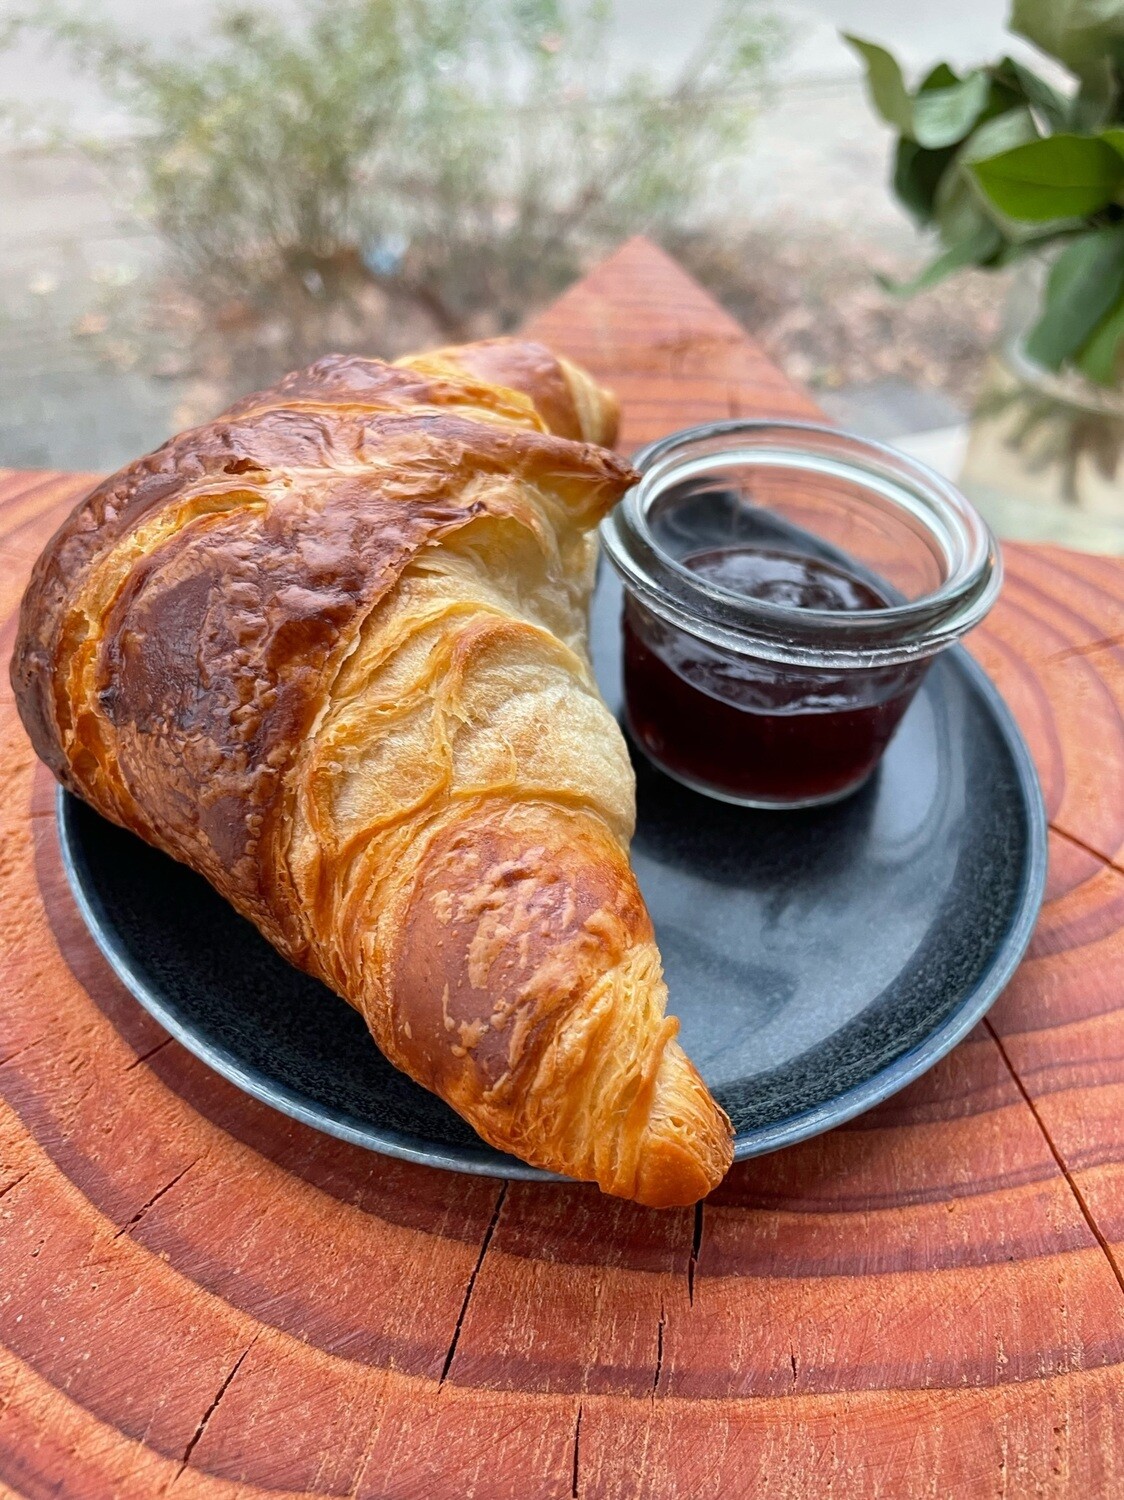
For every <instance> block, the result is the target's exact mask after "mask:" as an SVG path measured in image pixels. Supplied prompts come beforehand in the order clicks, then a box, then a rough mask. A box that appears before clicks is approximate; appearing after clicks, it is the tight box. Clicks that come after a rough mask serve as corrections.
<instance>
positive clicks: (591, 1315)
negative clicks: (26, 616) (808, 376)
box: [0, 241, 1124, 1500]
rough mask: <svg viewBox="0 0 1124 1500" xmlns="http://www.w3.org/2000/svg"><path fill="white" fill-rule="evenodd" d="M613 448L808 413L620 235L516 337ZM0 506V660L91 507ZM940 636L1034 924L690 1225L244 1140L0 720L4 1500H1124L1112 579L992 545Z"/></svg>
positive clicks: (76, 482) (1093, 568) (304, 1145)
mask: <svg viewBox="0 0 1124 1500" xmlns="http://www.w3.org/2000/svg"><path fill="white" fill-rule="evenodd" d="M534 330H535V332H536V333H538V334H539V335H541V336H542V337H543V338H546V339H548V340H550V341H551V342H553V343H554V344H555V345H556V346H557V347H558V348H560V349H562V350H564V351H566V352H567V353H570V354H572V355H574V356H575V357H576V358H578V359H580V360H582V361H583V362H584V363H585V364H586V365H588V366H589V367H590V368H591V369H592V370H594V371H595V372H596V373H597V374H598V375H599V376H601V377H602V378H603V379H605V380H606V381H607V382H610V383H611V384H612V385H613V386H615V387H616V389H617V390H618V392H619V393H620V394H621V396H622V398H623V401H624V409H625V426H624V435H623V444H624V446H625V447H626V448H630V447H634V446H635V445H636V444H638V443H640V442H643V441H646V440H648V439H650V438H653V437H656V436H658V435H659V434H661V433H664V432H667V431H669V430H671V429H673V428H676V427H681V426H684V425H685V424H687V423H692V422H697V421H702V420H707V419H711V418H716V417H725V416H728V415H731V414H751V413H752V414H759V413H785V414H788V415H797V416H800V415H806V414H811V413H813V412H814V407H812V405H811V403H810V402H809V400H808V398H807V397H805V396H804V395H803V394H802V393H801V392H799V391H798V390H796V389H794V388H793V387H792V386H791V385H790V384H788V383H787V382H786V381H785V380H784V378H783V377H782V376H781V375H780V374H779V373H778V372H777V371H776V370H775V369H773V368H772V367H771V366H770V365H769V364H768V363H767V361H765V359H764V358H763V356H762V355H761V354H760V352H759V351H758V350H757V349H756V348H755V347H754V346H753V344H752V343H751V342H750V341H749V340H748V339H747V338H746V337H745V335H744V333H743V332H742V331H741V329H740V328H739V327H738V326H737V325H736V324H735V323H734V322H732V321H731V320H730V319H729V318H728V317H727V316H726V315H725V314H724V313H722V312H721V311H720V310H719V309H718V308H717V307H716V306H715V305H714V304H713V303H712V302H711V301H710V300H709V299H708V298H707V297H706V295H705V294H704V293H703V292H702V291H701V290H700V289H699V288H698V287H697V286H695V285H694V283H692V282H691V281H690V280H689V279H688V278H687V277H686V276H685V275H684V274H683V273H682V272H681V271H680V270H679V269H678V268H677V267H676V266H675V265H674V264H673V263H672V262H671V261H669V260H668V259H667V258H666V257H665V256H663V255H662V254H661V253H660V252H658V251H656V250H655V249H653V247H652V246H651V245H649V244H647V243H646V242H644V241H632V242H631V243H629V244H628V245H626V246H625V247H624V248H623V249H622V250H621V251H620V252H618V254H617V255H615V256H614V257H613V258H612V259H611V260H610V261H608V262H606V263H605V264H604V265H602V266H600V267H599V268H598V269H597V270H595V271H594V272H593V273H592V274H591V275H590V276H589V277H588V278H587V279H586V280H585V281H583V282H582V283H581V284H580V285H579V286H577V287H575V288H574V289H573V290H571V291H570V292H568V293H567V294H566V295H565V296H564V297H563V298H562V299H561V301H560V302H558V303H557V304H556V305H555V306H554V307H553V308H552V309H551V310H549V311H548V312H547V313H546V314H545V315H544V316H542V317H541V318H539V319H538V320H537V321H536V323H535V324H534ZM88 483H89V480H88V477H87V478H83V477H81V476H74V475H58V474H31V473H8V474H7V475H5V476H3V478H2V479H0V564H2V569H0V590H2V600H0V602H2V610H0V614H2V617H3V618H4V620H5V621H6V624H5V627H4V637H3V646H4V655H5V658H6V656H7V654H8V652H9V651H10V649H11V641H12V634H13V612H14V611H15V609H16V606H17V603H18V599H19V594H20V591H21V589H22V587H23V582H24V579H25V576H26V573H27V570H28V568H29V566H30V564H31V562H32V560H33V558H34V556H35V554H36V553H37V551H38V549H39V547H40V546H41V544H42V543H43V541H44V540H45V538H46V536H47V535H48V533H49V532H50V530H51V529H52V528H53V527H54V525H55V524H56V523H57V521H58V520H59V518H60V517H61V515H62V514H63V513H64V512H65V510H66V509H67V508H68V507H69V506H70V505H71V504H72V503H73V502H74V500H75V499H76V498H77V497H78V496H79V494H81V493H82V492H83V490H84V488H85V487H86V486H87V485H88ZM1007 561H1008V569H1009V572H1008V582H1007V585H1006V588H1005V591H1004V595H1003V598H1002V601H1001V603H1000V604H999V606H998V607H997V608H996V610H995V612H994V614H993V615H992V617H991V619H990V620H989V622H988V624H987V626H986V627H985V628H984V629H983V630H981V631H980V632H978V634H977V635H976V637H975V638H974V643H973V644H974V648H975V650H976V651H977V653H978V655H979V657H980V659H981V661H982V662H983V663H984V665H985V666H986V667H987V669H988V670H989V671H990V672H991V673H992V675H993V676H994V677H995V679H996V681H997V682H998V683H999V685H1000V687H1001V688H1002V690H1003V692H1004V694H1005V695H1006V697H1007V699H1008V702H1009V703H1010V704H1011V706H1012V708H1013V709H1014V711H1015V713H1016V715H1017V716H1018V719H1019V722H1020V723H1021V724H1022V727H1023V729H1024V731H1025V733H1026V735H1027V738H1028V740H1029V742H1030V744H1031V747H1032V749H1033V752H1034V755H1035V758H1036V760H1037V763H1038V766H1039V769H1040V772H1041V775H1042V781H1043V786H1044V789H1045V794H1046V801H1047V804H1048V807H1049V813H1050V820H1051V869H1050V888H1049V899H1048V902H1047V905H1046V907H1045V909H1044V911H1043V914H1042V918H1041V921H1040V924H1039V927H1038V931H1037V934H1036V936H1035V939H1034V944H1033V947H1032V949H1031V952H1030V956H1029V957H1028V958H1027V960H1026V961H1025V962H1024V964H1023V965H1022V967H1021V968H1020V970H1019V972H1018V974H1017V976H1016V978H1015V980H1014V982H1013V983H1012V985H1011V986H1010V988H1009V989H1008V991H1007V992H1006V994H1005V995H1004V996H1003V997H1002V998H1001V999H1000V1001H999V1003H998V1004H997V1005H996V1007H995V1009H994V1010H993V1011H992V1013H991V1015H990V1016H989V1018H988V1019H987V1020H986V1021H985V1022H984V1023H983V1024H981V1025H980V1026H979V1027H977V1028H976V1030H975V1031H974V1032H973V1033H972V1035H971V1036H970V1037H969V1038H968V1040H967V1041H965V1042H964V1043H963V1044H962V1045H961V1046H960V1047H958V1048H957V1049H956V1051H955V1052H954V1053H953V1054H952V1055H951V1056H950V1057H949V1058H947V1059H946V1060H945V1061H944V1062H943V1063H942V1064H941V1065H940V1066H939V1067H937V1068H936V1069H934V1070H933V1071H932V1072H931V1073H930V1074H929V1075H928V1076H926V1077H925V1078H923V1079H921V1080H920V1081H919V1082H918V1083H916V1084H915V1085H913V1086H912V1087H911V1088H909V1089H908V1090H907V1091H906V1092H905V1093H903V1094H900V1095H899V1096H898V1097H896V1098H895V1099H893V1100H891V1101H889V1102H888V1103H887V1104H885V1105H883V1106H881V1107H880V1108H878V1109H877V1110H875V1111H873V1112H872V1113H870V1114H868V1115H866V1116H865V1117H863V1118H861V1119H858V1120H856V1121H854V1122H852V1123H851V1124H850V1125H848V1126H846V1127H844V1128H842V1129H840V1130H836V1131H834V1132H832V1133H831V1134H830V1135H826V1136H822V1137H820V1138H819V1139H818V1140H814V1141H810V1142H808V1143H806V1144H804V1145H802V1146H798V1147H796V1148H794V1149H792V1150H789V1151H785V1152H782V1153H779V1154H777V1155H774V1156H771V1157H767V1158H764V1159H761V1160H758V1161H754V1162H748V1163H746V1164H744V1165H742V1166H740V1167H737V1168H735V1170H734V1171H733V1172H732V1173H731V1174H730V1177H729V1179H728V1180H727V1182H726V1183H725V1184H724V1185H723V1186H722V1187H721V1188H720V1189H719V1191H718V1192H716V1193H715V1194H714V1196H713V1197H712V1198H711V1199H710V1200H709V1201H708V1203H707V1204H706V1205H705V1207H702V1208H701V1209H700V1210H699V1211H698V1212H697V1213H695V1212H692V1211H690V1210H686V1211H672V1212H664V1213H660V1212H655V1211H649V1210H642V1209H639V1208H636V1207H634V1206H632V1205H628V1204H623V1203H619V1202H613V1201H610V1200H607V1199H603V1198H601V1197H600V1196H599V1195H598V1194H597V1192H596V1191H595V1190H593V1189H588V1188H584V1187H572V1188H570V1187H567V1188H558V1187H551V1186H537V1185H531V1184H516V1183H513V1184H511V1185H510V1186H504V1185H502V1184H500V1183H498V1182H495V1181H490V1180H485V1179H476V1178H458V1177H453V1176H448V1175H446V1174H444V1173H441V1172H437V1171H430V1170H426V1169H423V1168H420V1167H414V1166H409V1165H406V1164H404V1163H400V1162H394V1161H389V1160H384V1159H382V1158H379V1157H377V1156H373V1155H371V1154H369V1153H367V1152H364V1151H362V1150H360V1149H358V1148H353V1147H351V1146H348V1145H344V1144H342V1143H340V1142H339V1141H335V1140H332V1139H330V1138H328V1137H327V1136H323V1135H319V1134H317V1133H316V1132H314V1131H312V1130H309V1129H306V1128H305V1127H303V1126H301V1125H298V1124H296V1123H294V1122H293V1121H291V1120H288V1119H286V1118H284V1117H283V1116H281V1115H278V1114H274V1113H273V1112H271V1111H270V1110H269V1109H268V1108H266V1107H265V1106H263V1105H260V1104H257V1103H255V1102H254V1101H253V1100H251V1099H249V1098H246V1097H245V1096H243V1095H242V1094H240V1093H238V1092H237V1091H236V1090H235V1089H234V1088H232V1087H231V1086H230V1085H229V1084H227V1083H225V1082H224V1081H223V1080H221V1079H220V1078H218V1077H216V1076H215V1075H213V1074H212V1073H210V1072H208V1070H207V1069H206V1068H205V1067H204V1066H203V1065H202V1064H201V1063H199V1062H197V1061H195V1059H194V1058H192V1057H191V1056H189V1055H188V1054H187V1053H186V1052H185V1051H184V1050H183V1049H182V1048H181V1047H180V1046H179V1045H178V1044H177V1043H175V1042H173V1041H172V1040H171V1039H170V1038H169V1037H168V1036H167V1035H166V1034H165V1033H164V1032H163V1031H162V1030H161V1028H160V1027H159V1026H158V1025H157V1024H156V1023H155V1022H154V1021H153V1020H151V1019H150V1018H149V1017H148V1016H147V1015H146V1014H145V1013H144V1012H143V1011H142V1010H141V1009H140V1008H139V1007H138V1006H137V1005H136V1003H135V1002H134V1001H133V1000H132V999H130V997H129V996H128V995H127V994H126V993H125V991H124V990H123V989H122V987H121V985H120V984H119V983H118V982H117V980H116V979H115V978H114V977H113V975H112V974H111V973H110V972H109V970H108V969H107V967H106V965H105V963H104V962H103V961H102V959H101V958H100V956H99V955H98V953H97V951H96V949H95V948H94V945H93V943H92V942H91V940H90V939H89V937H88V936H87V934H86V932H85V929H84V928H83V925H82V922H81V920H80V918H79V916H78V914H77V911H76V910H75V907H74V903H73V902H72V900H71V898H70V895H69V893H68V890H67V887H66V883H65V881H64V879H63V875H62V871H61V869H60V865H59V856H58V848H57V844H56V839H55V829H54V820H53V816H52V785H51V783H50V780H49V777H48V776H47V774H46V772H45V771H44V770H43V769H42V767H40V766H38V765H37V764H36V762H35V761H34V759H33V757H32V754H31V751H30V749H29V747H28V744H27V741H26V740H25V739H24V737H23V734H22V732H21V730H20V727H19V725H18V722H17V720H16V716H15V713H14V710H13V707H12V703H11V696H10V693H9V691H8V689H7V685H6V683H5V686H4V694H5V696H4V700H3V704H2V706H0V756H2V770H3V781H2V798H3V801H2V809H3V810H2V815H0V817H2V821H0V839H2V842H0V931H2V939H0V954H2V961H3V964H4V972H3V984H2V985H0V1096H2V1097H0V1346H2V1347H0V1496H10V1495H22V1496H26V1497H40V1496H48V1495H50V1496H66V1497H72V1500H101V1497H110V1496H112V1497H130V1500H132V1497H136V1500H152V1497H156V1496H163V1495H165V1494H166V1493H172V1494H173V1495H175V1496H177V1497H178V1496H183V1497H186V1500H191V1497H199V1500H203V1497H207V1500H220V1497H222V1500H235V1497H251V1496H261V1495H266V1494H269V1495H274V1494H284V1495H291V1494H294V1493H296V1494H300V1495H311V1496H338V1497H345V1496H346V1497H352V1500H360V1497H366V1500H373V1497H384V1496H386V1497H390V1496H393V1497H403V1500H405V1497H416V1500H443V1497H449V1500H465V1497H469V1496H476V1497H480V1500H503V1497H511V1500H538V1497H567V1496H579V1495H580V1496H582V1497H589V1500H592V1497H604V1500H609V1497H633V1496H643V1497H653V1500H667V1497H690V1500H702V1497H710V1496H713V1497H722V1500H727V1497H732V1496H739V1497H740V1496H764V1495H768V1496H770V1497H797V1496H799V1497H815V1500H819V1497H828V1496H835V1497H844V1496H846V1497H851V1496H911V1497H912V1496H917V1497H921V1496H932V1497H943V1496H951V1497H956V1500H968V1497H976V1496H981V1497H982V1496H1010V1497H1022V1496H1031V1495H1035V1496H1037V1495H1047V1496H1071V1495H1072V1496H1080V1497H1082V1500H1092V1497H1100V1496H1111V1495H1122V1494H1124V1378H1122V1374H1121V1369H1122V1365H1121V1361H1124V1276H1122V1261H1121V1255H1122V1253H1124V1243H1122V1242H1124V1108H1122V1107H1124V1008H1122V999H1124V993H1122V992H1124V968H1122V966H1121V959H1122V957H1124V565H1121V564H1119V563H1117V562H1115V561H1110V560H1107V559H1103V558H1090V557H1083V556H1079V555H1077V554H1075V553H1066V552H1062V551H1060V550H1056V549H1050V548H1028V547H1010V548H1008V549H1007Z"/></svg>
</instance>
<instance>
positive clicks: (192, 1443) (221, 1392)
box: [168, 1333, 258, 1489]
mask: <svg viewBox="0 0 1124 1500" xmlns="http://www.w3.org/2000/svg"><path fill="white" fill-rule="evenodd" d="M257 1341H258V1335H257V1334H256V1333H255V1334H254V1336H253V1338H252V1339H251V1340H250V1342H249V1343H248V1344H247V1345H246V1347H245V1349H243V1350H242V1353H241V1354H240V1355H239V1356H238V1358H237V1359H236V1360H235V1361H234V1364H233V1365H232V1366H231V1368H230V1373H229V1374H228V1375H227V1377H226V1379H225V1380H224V1381H223V1383H222V1384H221V1385H220V1386H219V1388H218V1390H217V1391H216V1392H215V1397H214V1400H213V1401H212V1402H211V1404H210V1406H208V1408H207V1410H206V1411H205V1412H204V1413H203V1415H202V1416H201V1417H200V1419H199V1425H198V1427H196V1429H195V1431H194V1432H193V1433H192V1435H191V1437H190V1438H189V1439H188V1443H187V1447H186V1448H185V1449H184V1450H183V1458H182V1459H181V1460H180V1466H179V1468H178V1469H177V1470H176V1473H175V1476H174V1478H173V1479H172V1484H175V1482H176V1480H177V1479H179V1477H180V1475H181V1474H183V1472H184V1470H185V1469H186V1468H187V1466H188V1464H189V1462H190V1461H191V1455H192V1454H193V1453H194V1452H195V1449H196V1447H197V1446H198V1444H199V1440H200V1438H202V1436H203V1434H204V1433H205V1432H206V1430H207V1424H208V1422H210V1420H211V1418H212V1417H213V1416H214V1414H215V1412H217V1411H218V1409H219V1402H220V1401H221V1400H222V1398H223V1397H224V1396H225V1395H226V1393H227V1391H228V1390H229V1389H230V1383H231V1381H232V1380H233V1379H234V1377H235V1375H237V1374H238V1371H239V1370H240V1369H241V1368H242V1361H243V1360H244V1359H245V1358H246V1356H247V1354H249V1352H250V1350H251V1349H252V1348H253V1347H254V1345H255V1344H256V1343H257ZM168 1488H169V1489H171V1485H169V1486H168Z"/></svg>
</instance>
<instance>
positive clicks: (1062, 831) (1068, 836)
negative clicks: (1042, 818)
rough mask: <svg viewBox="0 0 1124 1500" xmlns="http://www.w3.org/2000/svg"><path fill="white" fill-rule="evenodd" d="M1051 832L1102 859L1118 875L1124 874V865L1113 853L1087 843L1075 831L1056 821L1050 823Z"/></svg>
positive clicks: (1095, 857) (1102, 862)
mask: <svg viewBox="0 0 1124 1500" xmlns="http://www.w3.org/2000/svg"><path fill="white" fill-rule="evenodd" d="M1048 826H1049V829H1050V832H1051V833H1056V834H1057V835H1058V837H1059V838H1063V839H1065V840H1066V841H1067V842H1068V843H1070V844H1072V845H1073V846H1074V847H1075V848H1077V849H1081V850H1083V851H1084V853H1086V854H1090V855H1092V857H1093V858H1094V859H1097V860H1100V862H1101V864H1102V865H1105V866H1107V868H1108V869H1110V870H1114V871H1115V872H1116V874H1117V875H1124V865H1118V864H1117V863H1116V861H1115V860H1114V859H1113V858H1112V856H1111V855H1108V854H1105V853H1104V852H1103V850H1101V849H1094V847H1093V845H1092V844H1087V843H1086V842H1085V840H1084V839H1079V838H1078V837H1077V835H1076V834H1075V833H1070V832H1069V830H1068V829H1067V828H1059V827H1058V825H1057V824H1056V823H1050V824H1049V825H1048Z"/></svg>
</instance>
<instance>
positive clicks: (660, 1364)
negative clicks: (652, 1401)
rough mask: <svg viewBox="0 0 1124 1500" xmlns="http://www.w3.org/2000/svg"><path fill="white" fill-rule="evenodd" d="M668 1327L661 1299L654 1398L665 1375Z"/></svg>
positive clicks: (653, 1389) (653, 1380) (665, 1309)
mask: <svg viewBox="0 0 1124 1500" xmlns="http://www.w3.org/2000/svg"><path fill="white" fill-rule="evenodd" d="M666 1327H667V1308H666V1307H665V1306H664V1300H663V1298H662V1297H661V1298H660V1321H659V1326H658V1328H657V1329H656V1373H655V1375H654V1376H653V1378H652V1395H653V1396H654V1395H655V1394H656V1392H657V1391H658V1390H659V1388H660V1375H661V1374H662V1373H663V1331H664V1329H665V1328H666Z"/></svg>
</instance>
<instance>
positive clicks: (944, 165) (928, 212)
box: [893, 136, 956, 224]
mask: <svg viewBox="0 0 1124 1500" xmlns="http://www.w3.org/2000/svg"><path fill="white" fill-rule="evenodd" d="M955 156H956V151H955V148H954V147H952V146H945V147H944V148H943V149H942V150H940V151H926V150H925V148H924V146H919V145H918V144H917V142H916V141H911V140H909V139H908V138H907V137H906V136H899V137H898V144H897V148H896V150H895V152H894V175H893V187H894V192H895V193H896V194H897V196H898V198H899V199H900V200H901V202H902V203H903V204H904V205H905V206H906V208H908V209H909V211H910V213H912V214H913V215H914V216H915V217H916V218H917V219H919V220H920V221H921V223H922V224H931V223H932V220H933V205H934V201H935V199H936V195H937V190H938V189H939V187H940V183H941V178H942V177H943V176H944V174H945V173H946V172H947V171H948V169H949V167H950V166H951V165H952V162H953V160H954V159H955Z"/></svg>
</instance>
